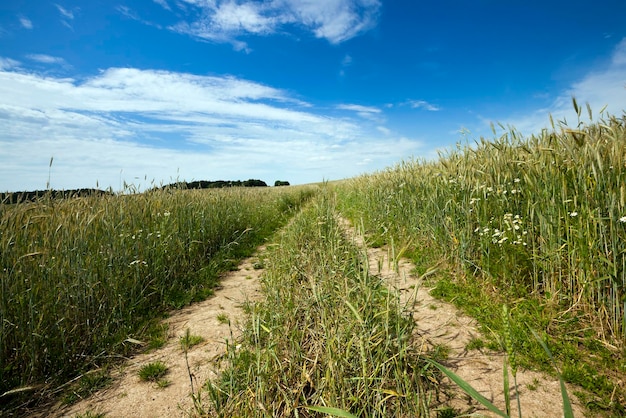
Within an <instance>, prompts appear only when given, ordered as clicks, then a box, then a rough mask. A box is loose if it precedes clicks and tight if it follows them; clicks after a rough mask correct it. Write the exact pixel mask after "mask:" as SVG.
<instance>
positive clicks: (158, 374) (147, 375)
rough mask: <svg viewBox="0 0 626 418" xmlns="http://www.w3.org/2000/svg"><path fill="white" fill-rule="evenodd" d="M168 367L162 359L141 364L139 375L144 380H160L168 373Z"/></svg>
mask: <svg viewBox="0 0 626 418" xmlns="http://www.w3.org/2000/svg"><path fill="white" fill-rule="evenodd" d="M167 371H168V367H167V365H166V364H165V363H163V362H162V361H154V362H151V363H148V364H146V365H144V366H141V368H140V369H139V372H138V375H139V378H140V379H141V380H142V381H144V382H155V383H156V382H160V381H162V380H163V377H164V376H165V375H166V374H167Z"/></svg>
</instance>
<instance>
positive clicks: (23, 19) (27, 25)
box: [20, 16, 33, 29]
mask: <svg viewBox="0 0 626 418" xmlns="http://www.w3.org/2000/svg"><path fill="white" fill-rule="evenodd" d="M20 25H22V27H23V28H24V29H32V28H33V22H32V21H31V20H30V19H29V18H27V17H24V16H21V17H20Z"/></svg>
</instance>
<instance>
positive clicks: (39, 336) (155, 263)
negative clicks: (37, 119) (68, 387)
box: [0, 188, 312, 394]
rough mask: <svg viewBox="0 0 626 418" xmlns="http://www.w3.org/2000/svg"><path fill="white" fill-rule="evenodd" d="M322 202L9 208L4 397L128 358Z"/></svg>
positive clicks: (65, 203) (2, 246)
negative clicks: (130, 346) (148, 329)
mask: <svg viewBox="0 0 626 418" xmlns="http://www.w3.org/2000/svg"><path fill="white" fill-rule="evenodd" d="M311 193H312V191H311V190H309V191H306V190H304V189H298V188H284V189H271V190H270V189H254V190H252V189H241V188H233V189H228V190H211V191H191V190H189V191H183V190H165V191H158V192H146V193H143V194H134V195H120V196H105V197H93V198H79V199H72V200H53V199H44V200H41V201H39V202H36V203H25V204H20V205H0V279H1V280H0V283H1V284H0V286H1V292H0V394H1V393H3V392H4V391H7V390H10V389H13V388H16V387H19V386H21V385H27V384H40V385H44V386H45V385H49V386H53V384H58V383H59V382H62V381H65V380H67V379H69V378H71V377H74V376H76V375H77V374H79V373H81V372H83V371H85V370H86V369H88V368H90V367H93V366H95V365H99V364H101V363H102V362H106V361H107V358H108V357H110V356H115V355H117V354H123V353H125V352H126V351H127V347H126V345H125V342H124V341H125V340H126V339H127V338H129V337H133V338H134V339H141V338H142V332H143V331H145V326H146V321H148V320H149V319H151V318H155V317H157V316H158V315H160V314H162V313H164V312H165V311H167V310H169V309H172V308H178V307H181V306H183V305H185V304H187V303H189V302H191V301H193V300H197V299H201V298H204V297H206V296H207V295H209V294H210V293H211V288H212V287H214V286H215V284H216V283H217V280H218V275H219V273H220V271H223V270H224V269H227V268H229V267H230V264H229V258H231V257H240V256H241V255H242V254H243V253H245V252H246V251H249V250H250V248H251V247H252V246H254V245H256V244H258V243H259V242H260V241H261V240H263V239H264V238H265V237H267V236H268V235H269V234H270V233H272V232H273V231H274V230H275V229H276V228H277V227H278V226H280V225H282V224H283V223H284V222H285V221H286V219H288V217H289V216H290V215H291V210H292V209H294V208H296V207H297V206H298V205H299V204H301V203H302V202H303V201H304V200H306V199H307V198H308V197H309V196H310V194H311ZM231 264H232V263H231Z"/></svg>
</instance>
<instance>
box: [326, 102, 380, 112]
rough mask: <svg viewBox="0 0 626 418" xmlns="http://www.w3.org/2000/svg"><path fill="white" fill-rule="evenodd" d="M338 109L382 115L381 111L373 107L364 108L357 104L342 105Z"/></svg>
mask: <svg viewBox="0 0 626 418" xmlns="http://www.w3.org/2000/svg"><path fill="white" fill-rule="evenodd" d="M337 109H341V110H353V111H355V112H359V113H380V112H381V110H380V109H379V108H377V107H373V106H362V105H357V104H340V105H337Z"/></svg>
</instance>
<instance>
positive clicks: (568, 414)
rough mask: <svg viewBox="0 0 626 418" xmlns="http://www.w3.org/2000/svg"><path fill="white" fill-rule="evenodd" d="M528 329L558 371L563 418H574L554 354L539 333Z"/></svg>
mask: <svg viewBox="0 0 626 418" xmlns="http://www.w3.org/2000/svg"><path fill="white" fill-rule="evenodd" d="M528 328H529V329H530V332H532V333H533V336H534V337H535V339H536V340H537V341H538V342H539V344H541V347H543V349H544V350H545V352H546V353H547V354H548V357H549V358H550V361H551V362H552V366H553V367H554V369H555V370H556V374H557V376H558V377H559V383H560V384H561V396H562V397H563V416H564V417H565V418H574V411H573V410H572V403H571V402H570V400H569V396H568V394H567V388H566V387H565V382H564V381H563V376H561V372H560V371H559V369H558V367H556V363H555V361H554V357H552V352H551V351H550V349H549V348H548V345H547V344H546V342H545V341H544V340H542V339H541V337H540V336H539V334H537V332H536V331H535V330H534V329H532V328H530V327H528Z"/></svg>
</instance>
